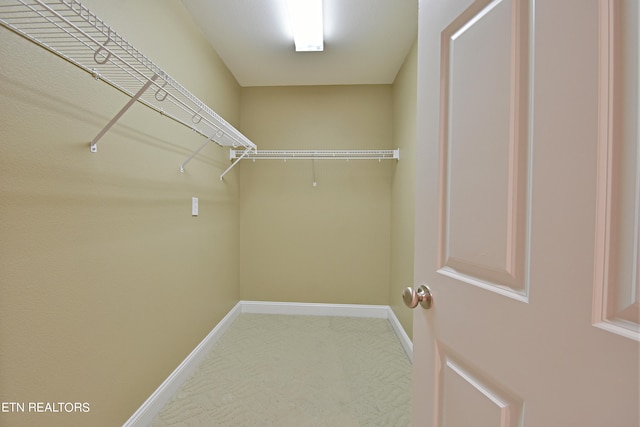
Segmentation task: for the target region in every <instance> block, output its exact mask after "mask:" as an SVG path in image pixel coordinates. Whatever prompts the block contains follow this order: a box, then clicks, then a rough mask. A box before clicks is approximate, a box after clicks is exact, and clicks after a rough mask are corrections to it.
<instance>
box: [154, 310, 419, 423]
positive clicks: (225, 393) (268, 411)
mask: <svg viewBox="0 0 640 427" xmlns="http://www.w3.org/2000/svg"><path fill="white" fill-rule="evenodd" d="M410 407H411V363H410V362H409V359H408V358H407V356H406V354H405V352H404V350H403V348H402V346H401V345H400V342H399V340H398V338H397V337H396V335H395V333H394V332H393V330H392V328H391V325H390V324H389V322H388V321H387V320H385V319H368V318H367V319H363V318H350V317H324V316H288V315H286V316H285V315H270V314H265V315H263V314H241V315H240V316H239V317H238V318H237V319H236V320H235V321H234V322H233V324H232V325H231V326H230V327H229V329H228V330H227V331H226V332H225V334H224V335H223V336H222V337H221V338H220V340H219V341H218V343H216V345H215V347H214V348H213V349H212V350H211V352H210V353H209V354H208V355H207V358H206V359H205V360H204V361H203V362H202V363H201V364H200V366H199V367H198V368H197V370H196V372H195V373H194V375H193V376H192V377H191V378H189V379H188V380H187V381H186V382H185V383H184V384H183V386H182V387H181V388H180V389H179V390H178V391H177V392H176V394H175V395H174V396H173V398H172V399H171V400H170V401H169V403H167V405H166V406H165V407H164V408H163V409H162V411H161V412H160V413H159V414H158V416H157V417H156V418H155V419H154V421H153V422H152V424H151V426H153V427H161V426H282V427H288V426H295V427H305V426H309V427H311V426H313V427H316V426H317V427H324V426H339V427H351V426H354V427H355V426H367V427H368V426H384V427H394V426H398V427H400V426H402V427H405V426H408V425H410Z"/></svg>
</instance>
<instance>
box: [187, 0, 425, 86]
mask: <svg viewBox="0 0 640 427" xmlns="http://www.w3.org/2000/svg"><path fill="white" fill-rule="evenodd" d="M182 3H183V4H184V5H185V7H186V8H187V10H188V11H189V13H190V14H191V15H192V17H193V19H194V20H195V22H196V23H197V24H198V26H199V27H200V28H201V29H202V32H203V33H204V34H205V36H206V37H207V38H208V39H209V41H210V42H211V45H212V46H213V48H214V49H215V50H216V52H218V54H219V55H220V57H221V58H222V60H223V61H224V63H225V64H226V65H227V67H228V68H229V69H230V70H231V72H232V73H233V75H234V76H235V78H236V80H237V81H238V83H239V84H240V85H241V86H290V85H341V84H390V83H393V80H394V79H395V76H396V74H397V72H398V70H399V69H400V66H401V65H402V62H403V61H404V58H405V57H406V55H407V53H408V52H409V50H410V48H411V46H412V44H413V42H414V41H415V38H416V36H417V29H418V0H324V1H323V7H324V15H323V19H324V52H295V49H294V46H293V39H292V36H291V30H290V29H289V26H288V24H287V21H286V8H285V0H182Z"/></svg>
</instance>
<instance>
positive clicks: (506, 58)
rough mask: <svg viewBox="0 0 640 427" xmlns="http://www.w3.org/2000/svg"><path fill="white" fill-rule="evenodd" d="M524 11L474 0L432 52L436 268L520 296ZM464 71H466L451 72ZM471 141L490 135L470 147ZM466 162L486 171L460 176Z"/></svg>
mask: <svg viewBox="0 0 640 427" xmlns="http://www.w3.org/2000/svg"><path fill="white" fill-rule="evenodd" d="M532 19H533V13H532V3H531V1H530V0H478V1H475V2H474V3H473V4H471V6H469V7H468V8H467V9H466V10H465V11H464V12H463V13H462V14H460V15H459V16H458V17H457V18H456V19H455V20H453V22H452V23H451V24H450V25H449V26H447V28H445V30H444V31H443V32H442V34H441V50H440V54H441V82H442V84H441V93H440V103H441V105H440V111H441V117H440V158H439V198H438V210H439V227H438V260H437V263H438V264H437V265H438V272H439V273H441V274H443V275H446V276H449V277H453V278H455V279H457V280H460V281H463V282H466V283H469V284H472V285H475V286H479V287H481V288H484V289H488V290H490V291H493V292H496V293H498V294H501V295H504V296H508V297H511V298H514V299H517V300H520V301H524V302H526V301H528V295H529V277H528V258H529V248H528V247H529V239H528V235H529V228H530V227H529V220H530V212H529V207H530V194H531V189H530V186H529V183H530V182H531V179H530V177H529V171H530V170H531V168H530V164H529V162H530V158H531V156H530V150H531V144H530V141H531V135H530V128H531V111H532V108H531V102H532V87H531V83H530V82H531V81H532V79H531V74H532V72H531V70H532V62H533V61H532V52H533V47H532V46H531V43H532V40H533V37H532V36H531V34H530V33H531V28H532V23H531V21H532ZM477 58H482V59H483V60H480V61H478V60H477ZM469 69H473V70H476V71H477V72H475V73H474V76H473V78H468V77H467V76H468V73H464V72H460V73H459V72H458V70H461V71H468V70H469ZM496 70H498V71H497V72H496ZM461 76H462V77H461ZM477 99H487V100H489V101H488V104H489V105H487V103H484V104H481V103H479V102H477ZM474 101H475V102H474ZM496 112H497V114H496ZM454 128H455V129H456V132H457V133H456V134H454V133H453V129H454ZM480 139H484V140H489V141H493V143H492V145H491V146H490V147H479V146H477V145H476V146H474V141H477V140H480ZM471 163H473V167H474V168H475V170H476V171H477V170H478V169H480V170H482V171H483V172H486V173H482V174H480V173H477V174H476V175H473V176H471V175H469V174H467V173H466V171H467V170H470V169H471V168H470V167H468V168H467V167H465V165H470V164H471ZM487 241H489V242H491V245H490V249H487V245H485V244H484V242H487Z"/></svg>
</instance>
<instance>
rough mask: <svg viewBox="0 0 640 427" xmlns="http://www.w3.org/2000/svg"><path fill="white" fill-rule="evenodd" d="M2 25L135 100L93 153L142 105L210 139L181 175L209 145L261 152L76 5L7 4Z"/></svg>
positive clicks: (47, 0) (61, 0)
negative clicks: (130, 111)
mask: <svg viewBox="0 0 640 427" xmlns="http://www.w3.org/2000/svg"><path fill="white" fill-rule="evenodd" d="M0 24H1V25H2V26H4V27H6V28H8V29H9V30H12V31H14V32H15V33H18V34H19V35H21V36H23V37H25V38H27V39H28V40H31V41H32V42H34V43H36V44H38V45H39V46H41V47H43V48H45V49H47V50H48V51H50V52H52V53H54V54H56V55H58V56H60V57H61V58H63V59H65V60H67V61H69V62H71V63H72V64H74V65H76V66H78V67H80V68H81V69H83V70H84V71H86V72H88V73H90V74H92V75H93V76H94V77H95V78H96V79H97V80H102V81H104V82H106V83H108V84H109V85H111V86H113V87H114V88H116V89H118V90H120V91H122V92H124V93H125V94H127V95H128V96H130V97H131V99H130V100H129V102H128V103H127V104H126V105H125V106H124V107H123V108H122V110H120V112H119V113H118V114H117V115H116V116H115V117H114V118H113V119H112V120H111V122H109V123H108V124H107V125H106V127H105V128H104V129H102V131H101V132H100V133H98V135H97V136H96V137H95V138H94V139H93V141H91V144H90V145H91V151H92V152H95V151H96V144H97V142H98V140H99V139H100V138H101V137H102V136H103V135H104V134H105V133H106V132H107V131H108V130H109V128H110V127H111V126H112V125H113V124H114V123H115V122H116V121H117V120H118V119H119V118H120V117H121V116H122V114H124V112H126V110H127V109H128V108H129V107H130V106H131V105H132V104H134V103H135V102H136V101H138V102H140V103H142V104H144V105H146V106H147V107H149V108H151V109H153V110H155V111H157V112H159V113H160V114H162V115H164V116H166V117H169V118H171V119H173V120H175V121H177V122H178V123H181V124H182V125H184V126H186V127H188V128H189V129H192V130H193V131H195V132H197V133H198V134H200V135H202V136H204V137H205V138H206V141H205V143H204V144H203V145H202V146H201V147H200V148H198V149H197V150H196V151H195V152H194V153H193V154H192V155H191V156H190V157H189V158H188V159H187V160H186V161H185V162H184V163H183V164H182V165H181V167H180V169H181V170H183V168H184V166H185V165H186V164H187V163H188V162H189V161H190V160H191V159H192V158H193V157H194V156H195V155H196V154H198V153H199V152H200V150H201V149H202V148H204V146H205V145H206V144H207V143H208V142H209V141H214V142H216V143H217V144H218V145H220V146H224V147H234V148H237V147H244V148H245V149H250V150H251V149H255V148H256V145H255V144H254V143H253V142H251V141H250V140H249V139H247V138H246V137H245V136H244V135H242V133H240V132H239V131H238V130H237V129H235V128H234V127H233V126H232V125H230V124H229V123H227V122H226V121H225V120H224V119H223V118H222V117H220V116H219V115H218V114H216V113H215V112H214V111H213V110H212V109H211V108H209V107H208V106H207V105H206V104H204V103H203V102H202V101H200V100H199V99H198V98H196V97H195V96H194V95H193V94H191V93H190V92H189V91H188V90H187V89H185V88H184V87H183V86H182V85H180V84H179V83H178V82H177V81H175V80H174V79H173V78H171V77H170V76H169V75H167V73H165V72H164V71H163V70H162V69H160V67H158V66H157V65H155V64H154V63H153V62H151V61H150V60H149V59H148V58H147V57H145V56H144V55H143V54H142V53H140V52H139V51H138V50H137V49H135V48H134V47H133V46H132V45H131V44H129V43H128V42H127V41H126V40H124V39H123V38H122V37H121V36H120V35H119V34H118V33H116V32H115V31H114V30H113V29H112V28H110V27H109V26H108V25H106V24H105V23H104V22H103V21H102V20H101V19H100V18H98V17H97V16H96V15H95V14H93V13H92V12H90V11H89V10H88V9H87V8H86V7H85V6H83V5H82V4H81V3H80V2H78V1H76V0H55V1H54V0H44V1H43V0H12V1H7V0H2V1H1V3H0ZM226 172H227V171H225V173H226Z"/></svg>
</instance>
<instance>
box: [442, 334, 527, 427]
mask: <svg viewBox="0 0 640 427" xmlns="http://www.w3.org/2000/svg"><path fill="white" fill-rule="evenodd" d="M437 349H438V350H437V357H438V360H437V364H438V366H439V370H438V371H439V375H438V377H437V384H436V388H437V389H439V390H440V393H439V396H442V398H441V400H440V402H439V403H438V414H437V415H436V420H437V425H438V426H440V427H444V426H448V427H450V426H454V427H455V426H467V425H483V426H496V427H519V426H522V425H523V421H524V418H523V416H524V400H523V399H522V398H521V397H519V396H518V395H517V394H515V393H513V392H511V391H509V390H507V389H506V388H505V387H504V386H502V385H501V384H500V383H499V382H498V381H495V380H493V379H491V378H490V377H489V376H488V375H487V374H486V373H484V372H481V370H480V369H478V368H477V367H475V366H474V365H473V364H471V363H469V362H467V361H463V360H462V359H461V358H460V357H458V356H457V355H455V354H454V352H453V351H452V350H451V349H449V348H447V347H446V346H445V345H443V344H442V343H441V342H438V343H437Z"/></svg>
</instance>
